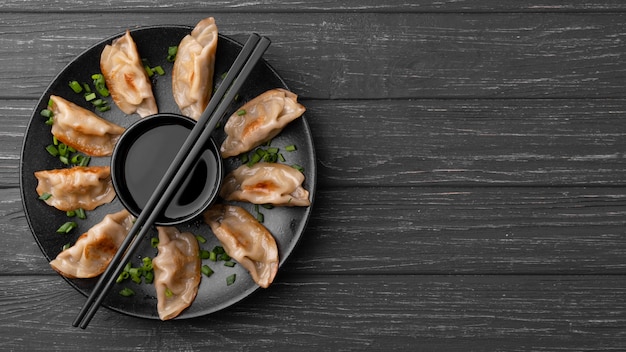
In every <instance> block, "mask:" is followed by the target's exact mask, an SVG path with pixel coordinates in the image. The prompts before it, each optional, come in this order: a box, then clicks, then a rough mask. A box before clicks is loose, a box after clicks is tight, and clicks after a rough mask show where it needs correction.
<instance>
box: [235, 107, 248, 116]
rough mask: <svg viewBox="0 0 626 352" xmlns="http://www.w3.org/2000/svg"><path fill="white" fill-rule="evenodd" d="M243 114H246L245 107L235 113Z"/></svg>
mask: <svg viewBox="0 0 626 352" xmlns="http://www.w3.org/2000/svg"><path fill="white" fill-rule="evenodd" d="M245 114H246V110H245V109H241V110H239V111H237V115H238V116H243V115H245Z"/></svg>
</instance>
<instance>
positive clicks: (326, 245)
mask: <svg viewBox="0 0 626 352" xmlns="http://www.w3.org/2000/svg"><path fill="white" fill-rule="evenodd" d="M0 196H1V197H2V199H4V201H3V202H2V203H0V231H2V233H4V238H5V239H6V241H5V246H0V257H3V258H7V259H5V260H3V261H0V271H2V272H4V273H11V274H32V273H49V274H52V273H53V271H52V270H51V269H50V268H49V266H48V265H47V263H46V261H45V259H44V258H43V255H42V254H41V252H40V251H39V249H38V247H37V246H36V244H35V241H34V238H33V237H32V235H31V234H30V231H29V229H28V228H27V224H26V220H25V218H24V214H23V212H22V211H21V210H19V209H20V205H21V204H20V197H19V194H18V192H17V191H16V190H15V189H10V190H0ZM314 210H315V211H314V212H313V215H312V218H311V220H310V222H309V224H308V227H307V229H306V231H305V234H304V236H303V238H302V240H301V242H300V243H299V245H298V247H297V248H296V250H295V252H294V253H293V255H292V256H291V257H290V259H289V261H288V262H287V265H285V266H284V267H283V268H282V269H281V271H284V272H287V273H298V274H319V273H334V274H344V275H346V274H366V273H379V274H390V275H398V274H442V275H449V274H471V275H479V274H498V273H499V274H596V273H603V274H625V273H626V237H625V236H624V230H623V229H624V226H625V225H626V190H624V189H623V188H604V187H602V188H591V189H586V188H575V187H568V188H563V187H559V188H538V187H512V188H505V187H498V188H491V187H490V188H441V187H437V188H426V187H415V188H412V187H411V188H409V187H394V188H384V187H378V188H348V189H343V188H332V189H321V190H320V191H319V192H318V196H317V198H316V200H315V205H314ZM265 212H266V216H270V215H271V210H267V211H265ZM59 226H60V224H59ZM50 235H51V236H61V235H59V234H56V233H51V234H50ZM201 235H203V236H210V234H201ZM13 253H19V255H17V256H16V255H13Z"/></svg>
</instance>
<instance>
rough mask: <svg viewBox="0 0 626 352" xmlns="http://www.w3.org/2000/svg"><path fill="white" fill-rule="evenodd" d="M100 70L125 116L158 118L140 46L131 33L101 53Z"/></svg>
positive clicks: (114, 41)
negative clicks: (139, 49) (137, 115)
mask: <svg viewBox="0 0 626 352" xmlns="http://www.w3.org/2000/svg"><path fill="white" fill-rule="evenodd" d="M100 70H101V71H102V75H104V79H105V81H106V85H107V87H108V88H109V91H110V92H111V98H113V102H115V104H116V105H117V107H119V108H120V110H122V111H123V112H124V113H125V114H127V115H130V114H133V113H135V112H136V113H137V114H139V116H141V117H145V116H148V115H152V114H156V113H157V112H158V108H157V105H156V101H155V99H154V94H153V93H152V84H151V83H150V79H149V78H148V74H147V73H146V70H145V68H144V67H143V64H142V62H141V57H140V56H139V52H138V51H137V45H136V44H135V41H134V40H133V38H132V37H131V35H130V31H128V30H127V31H126V34H125V35H123V36H122V37H120V38H117V39H115V40H113V43H112V44H111V45H107V46H105V47H104V50H102V55H101V56H100Z"/></svg>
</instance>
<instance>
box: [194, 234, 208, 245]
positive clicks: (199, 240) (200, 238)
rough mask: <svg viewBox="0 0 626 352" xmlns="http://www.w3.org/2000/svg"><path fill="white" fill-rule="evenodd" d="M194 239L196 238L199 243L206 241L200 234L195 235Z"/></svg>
mask: <svg viewBox="0 0 626 352" xmlns="http://www.w3.org/2000/svg"><path fill="white" fill-rule="evenodd" d="M196 239H197V240H198V242H200V243H206V238H204V237H202V236H200V235H198V236H196Z"/></svg>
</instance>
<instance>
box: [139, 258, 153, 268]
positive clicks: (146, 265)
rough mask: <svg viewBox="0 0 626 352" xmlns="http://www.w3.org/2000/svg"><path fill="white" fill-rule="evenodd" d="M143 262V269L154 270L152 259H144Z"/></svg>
mask: <svg viewBox="0 0 626 352" xmlns="http://www.w3.org/2000/svg"><path fill="white" fill-rule="evenodd" d="M141 262H142V263H143V269H144V270H146V271H150V270H152V258H150V257H143V258H141Z"/></svg>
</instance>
